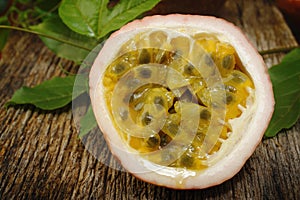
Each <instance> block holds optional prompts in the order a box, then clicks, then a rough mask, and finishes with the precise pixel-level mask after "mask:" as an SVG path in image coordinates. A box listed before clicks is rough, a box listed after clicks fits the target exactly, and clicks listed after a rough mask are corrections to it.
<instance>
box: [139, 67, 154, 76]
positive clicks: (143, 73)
mask: <svg viewBox="0 0 300 200" xmlns="http://www.w3.org/2000/svg"><path fill="white" fill-rule="evenodd" d="M151 74H152V71H151V70H150V69H147V68H145V69H142V70H140V76H141V77H142V78H150V77H151Z"/></svg>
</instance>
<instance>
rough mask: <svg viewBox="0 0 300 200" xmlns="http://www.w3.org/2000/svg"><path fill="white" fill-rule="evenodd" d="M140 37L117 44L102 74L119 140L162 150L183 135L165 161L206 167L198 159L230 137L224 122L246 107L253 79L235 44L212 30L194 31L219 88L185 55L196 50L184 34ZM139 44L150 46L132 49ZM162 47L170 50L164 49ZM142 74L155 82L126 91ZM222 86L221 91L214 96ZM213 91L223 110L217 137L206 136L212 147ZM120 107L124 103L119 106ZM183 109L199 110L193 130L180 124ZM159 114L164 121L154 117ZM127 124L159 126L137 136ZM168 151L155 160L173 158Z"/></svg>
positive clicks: (143, 150)
mask: <svg viewBox="0 0 300 200" xmlns="http://www.w3.org/2000/svg"><path fill="white" fill-rule="evenodd" d="M140 38H141V37H140V36H139V35H138V36H136V38H133V39H132V40H130V41H128V42H127V43H126V44H124V45H123V46H122V47H121V48H120V54H121V55H120V56H119V57H118V58H116V59H115V60H114V61H113V62H112V63H111V64H110V65H109V66H108V67H107V69H106V71H105V74H104V76H103V85H104V88H105V98H106V103H107V106H108V108H109V110H110V112H111V113H110V114H111V117H112V118H113V117H114V115H113V113H114V112H115V113H119V116H120V120H119V121H118V120H114V123H115V124H116V129H117V130H118V131H119V132H120V135H121V136H122V137H123V139H124V141H125V142H127V144H128V145H129V146H130V147H131V148H133V149H135V150H137V151H138V152H140V153H141V154H143V153H149V152H155V151H159V150H162V149H164V148H165V147H166V146H168V145H169V144H170V143H171V142H172V141H173V140H175V139H174V138H176V137H177V136H179V137H182V140H187V138H188V139H190V142H189V144H188V145H186V146H184V151H183V153H182V154H181V155H180V156H179V157H178V158H176V159H175V160H173V161H171V162H170V163H169V164H168V166H170V167H180V168H188V169H202V168H205V167H207V166H206V165H205V162H203V161H205V160H206V159H208V157H209V156H210V155H212V154H214V153H216V152H218V150H219V148H220V147H221V146H222V143H223V142H224V141H226V139H227V138H228V137H230V134H231V127H230V124H229V123H228V121H229V120H230V119H234V118H237V117H239V116H240V115H241V113H242V111H243V109H242V108H243V107H246V100H247V97H248V95H249V93H248V89H249V88H254V85H253V83H252V80H251V79H250V78H249V77H248V75H247V73H246V72H245V71H244V70H243V69H244V68H243V66H241V64H240V62H238V59H239V58H238V55H237V53H236V51H235V49H234V48H233V47H232V46H231V45H230V44H228V43H225V42H221V41H219V40H218V39H217V37H215V36H213V35H210V34H206V33H199V34H196V35H194V36H193V38H194V39H195V41H196V42H197V43H198V44H199V45H200V46H201V47H202V48H203V49H204V51H205V55H204V56H203V59H204V60H203V62H202V63H203V65H205V66H206V67H207V69H208V70H209V69H210V67H211V66H213V65H214V66H216V67H217V69H218V71H219V73H220V75H221V79H222V81H223V83H224V87H223V88H213V89H212V88H209V87H208V86H207V83H206V81H205V79H204V78H203V75H202V74H201V73H200V72H199V70H197V67H195V66H193V65H192V64H191V63H190V62H189V59H187V58H189V56H197V55H195V52H193V55H191V41H190V40H189V39H188V38H185V37H182V36H178V37H173V38H171V39H168V35H167V33H164V32H163V31H154V32H152V33H150V34H149V35H148V37H147V38H146V39H143V40H142V39H140ZM143 43H145V44H146V46H147V44H148V46H152V48H137V47H140V46H141V45H143ZM154 47H155V48H154ZM158 47H160V48H158ZM164 47H168V49H169V48H171V49H173V51H168V50H165V48H164ZM152 64H157V65H155V66H157V67H156V68H153V67H151V66H152ZM137 66H142V67H140V68H137ZM171 69H172V70H171ZM177 73H178V74H177ZM125 75H126V78H125V79H126V80H125V82H124V83H125V84H123V85H122V87H123V88H122V89H121V90H120V92H119V93H120V94H119V96H118V95H117V96H116V98H123V99H122V102H121V103H119V105H115V104H113V103H112V101H113V98H114V96H113V93H114V92H115V88H116V87H117V86H118V85H117V84H118V82H119V81H120V80H121V79H122V78H123V77H124V76H125ZM123 79H124V78H123ZM142 79H143V80H154V81H153V83H151V81H148V82H147V84H143V85H142V86H140V87H137V88H136V89H134V91H131V90H130V88H135V87H136V85H138V83H139V80H142ZM161 79H164V80H165V82H166V84H159V83H158V80H161ZM221 90H222V91H224V92H225V95H219V96H218V94H219V93H221V92H220V91H221ZM212 93H215V94H217V95H216V96H217V98H220V100H221V101H222V102H223V103H224V105H225V109H226V110H225V115H224V116H225V117H224V120H223V121H222V122H221V123H222V127H223V128H222V130H221V132H220V133H218V135H219V137H218V140H217V141H211V142H213V148H210V149H209V150H207V149H206V148H205V145H208V144H206V143H207V141H206V140H205V137H206V134H207V131H208V128H209V126H210V125H211V119H212V118H211V114H212V113H211V112H212V108H213V107H217V106H218V105H216V102H214V101H213V98H212V96H211V94H212ZM125 106H127V107H128V108H126V109H125V108H124V109H123V107H125ZM183 112H186V113H189V112H190V113H195V112H198V114H199V115H198V116H199V120H198V124H197V130H195V134H191V132H193V131H192V130H191V131H186V130H183V129H182V124H183V123H184V122H186V121H187V120H188V119H184V118H183ZM129 118H130V119H131V121H130V120H129ZM160 119H161V121H163V123H160V122H159V120H160ZM118 123H123V125H124V127H126V126H127V127H128V129H129V130H127V131H124V130H123V129H122V128H120V126H118ZM129 123H135V124H136V126H138V127H147V126H149V125H151V124H152V125H153V124H156V125H153V126H157V127H156V128H158V126H160V127H159V130H158V129H157V130H158V131H154V132H153V133H152V134H150V135H149V134H148V135H147V136H145V137H139V136H137V135H134V134H133V135H131V134H130V133H129V132H130V131H133V132H134V131H135V130H131V129H133V128H131V129H130V127H131V126H130V125H129ZM187 124H188V123H187ZM141 130H142V129H138V130H136V131H141ZM128 131H129V132H128ZM190 135H191V137H190ZM189 137H190V138H189ZM178 141H180V140H176V142H177V143H178ZM209 142H210V141H209ZM169 154H170V155H167V156H166V155H165V153H161V154H159V153H158V155H159V156H158V158H157V159H158V160H161V161H164V160H165V159H169V158H170V157H172V151H169ZM173 157H174V156H173Z"/></svg>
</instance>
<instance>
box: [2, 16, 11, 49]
mask: <svg viewBox="0 0 300 200" xmlns="http://www.w3.org/2000/svg"><path fill="white" fill-rule="evenodd" d="M0 25H8V19H7V17H6V16H3V17H0ZM8 35H9V30H7V29H0V51H1V50H2V49H3V48H4V46H5V44H6V42H7V39H8Z"/></svg>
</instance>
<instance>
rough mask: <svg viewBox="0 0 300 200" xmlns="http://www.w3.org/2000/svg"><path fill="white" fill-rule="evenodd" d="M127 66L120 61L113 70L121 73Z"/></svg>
mask: <svg viewBox="0 0 300 200" xmlns="http://www.w3.org/2000/svg"><path fill="white" fill-rule="evenodd" d="M125 68H126V66H125V65H124V64H122V63H118V64H116V65H115V66H113V67H112V72H113V73H115V74H120V73H122V72H123V71H124V70H125Z"/></svg>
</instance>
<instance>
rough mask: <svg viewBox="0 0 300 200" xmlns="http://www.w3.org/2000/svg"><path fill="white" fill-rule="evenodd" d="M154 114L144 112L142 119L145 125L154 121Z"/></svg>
mask: <svg viewBox="0 0 300 200" xmlns="http://www.w3.org/2000/svg"><path fill="white" fill-rule="evenodd" d="M152 119H153V116H152V115H150V114H149V112H146V113H145V114H144V117H143V119H142V123H143V125H144V126H147V125H149V124H150V123H151V122H152Z"/></svg>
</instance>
